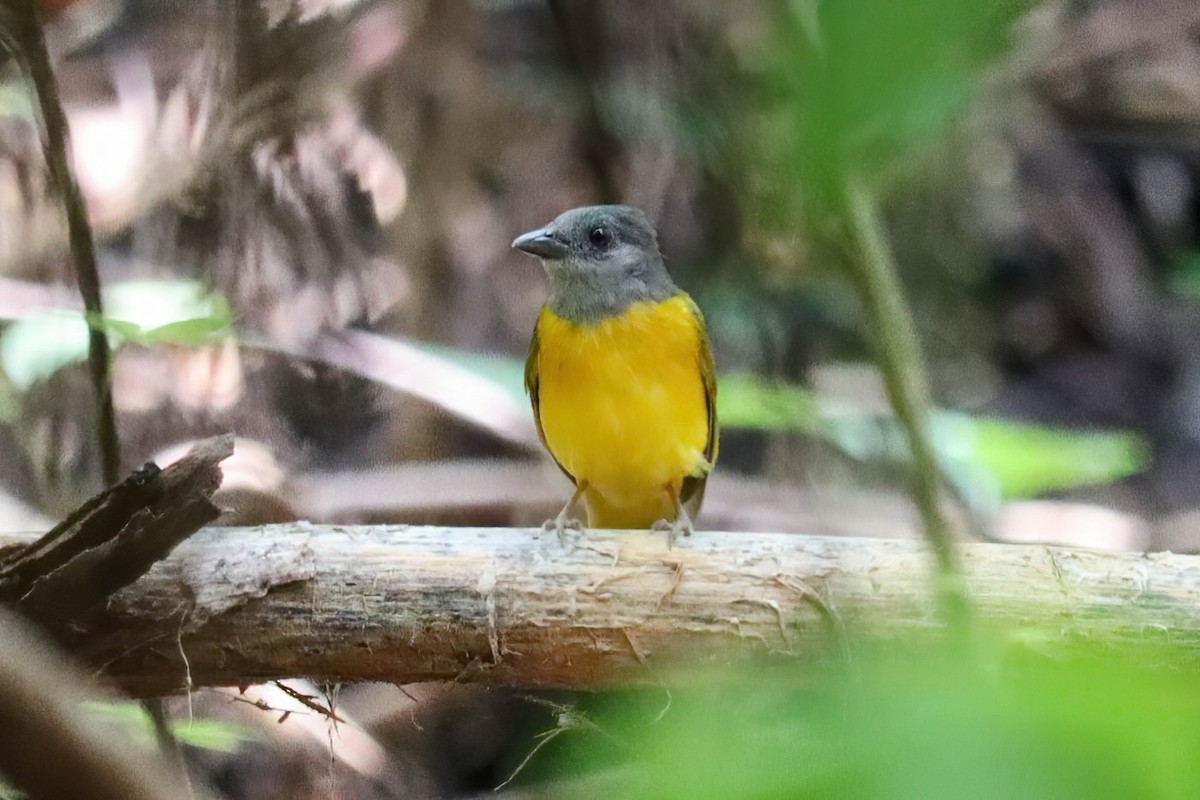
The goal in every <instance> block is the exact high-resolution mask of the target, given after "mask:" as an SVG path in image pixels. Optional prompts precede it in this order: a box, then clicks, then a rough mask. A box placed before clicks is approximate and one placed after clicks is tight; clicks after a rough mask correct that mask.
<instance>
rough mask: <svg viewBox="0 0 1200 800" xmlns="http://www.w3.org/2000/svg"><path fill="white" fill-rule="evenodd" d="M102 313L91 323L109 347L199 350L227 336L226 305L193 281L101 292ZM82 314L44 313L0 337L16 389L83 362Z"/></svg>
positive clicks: (2, 359) (1, 357)
mask: <svg viewBox="0 0 1200 800" xmlns="http://www.w3.org/2000/svg"><path fill="white" fill-rule="evenodd" d="M104 301H105V313H104V315H103V316H101V317H97V318H94V319H93V322H94V324H95V325H96V326H97V327H98V328H99V329H100V330H102V331H104V332H105V333H106V334H107V335H108V337H109V340H110V342H111V344H112V346H113V347H120V346H121V345H122V344H126V343H134V344H145V345H152V344H174V345H181V346H198V345H203V344H207V343H210V342H213V341H217V340H219V339H221V338H223V337H226V336H229V335H230V332H231V330H232V327H231V326H232V314H231V312H230V308H229V303H228V301H226V300H225V298H224V297H222V296H221V295H219V294H216V293H213V292H209V291H207V290H206V289H205V288H204V286H203V285H202V284H201V283H199V282H197V281H130V282H126V283H119V284H116V285H114V286H112V287H110V288H109V289H108V290H106V291H105V295H104ZM87 319H88V317H86V316H85V315H83V314H80V313H78V312H72V311H43V312H40V313H34V314H31V315H29V316H26V317H24V318H22V319H18V320H15V321H14V322H13V323H12V324H10V325H9V326H8V328H7V329H5V331H4V333H3V334H0V365H2V366H3V368H4V371H5V373H6V374H7V375H8V378H9V380H10V381H11V382H12V384H13V386H14V387H16V388H17V389H18V390H20V391H24V390H27V389H29V388H30V387H31V386H33V385H34V384H35V383H37V382H39V381H43V380H46V379H47V378H49V377H50V376H51V375H53V374H54V373H55V372H57V371H58V370H60V369H62V368H63V367H65V366H67V365H69V364H76V363H80V362H82V361H84V360H85V359H86V358H87V348H88V326H87V323H86V322H85V320H87Z"/></svg>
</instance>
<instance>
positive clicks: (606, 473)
mask: <svg viewBox="0 0 1200 800" xmlns="http://www.w3.org/2000/svg"><path fill="white" fill-rule="evenodd" d="M691 309H692V305H691V300H690V299H688V298H687V296H686V295H682V294H681V295H677V296H675V297H672V298H670V299H668V300H665V301H663V302H661V303H654V304H652V303H637V304H635V305H633V306H631V307H630V308H629V309H627V310H626V311H625V312H624V313H622V314H621V315H620V316H618V317H615V318H613V319H609V320H605V321H603V322H600V323H597V324H594V325H576V324H573V323H570V322H566V321H565V320H562V319H560V318H559V317H558V316H556V315H555V314H554V313H553V312H551V311H550V310H549V309H543V310H542V313H541V316H540V317H539V318H538V339H539V355H538V384H539V391H538V399H539V404H540V409H541V424H542V430H543V432H544V434H545V437H546V443H547V445H548V446H549V448H550V452H551V453H553V454H554V457H555V458H556V459H557V460H558V462H559V463H560V464H562V465H563V467H564V468H565V469H566V470H567V471H568V472H570V473H571V475H573V476H574V477H575V479H576V481H579V482H586V483H587V490H586V492H585V495H584V496H585V498H586V500H587V507H588V525H589V526H592V527H612V528H646V527H649V526H650V525H652V524H653V523H654V522H655V521H656V520H659V519H673V518H674V509H673V507H672V505H671V502H670V495H669V494H668V490H669V489H670V488H673V489H674V490H675V491H676V492H678V491H679V487H680V484H681V483H682V482H683V479H684V478H685V477H687V476H689V475H699V474H703V473H704V472H705V470H706V469H707V466H708V465H707V462H706V461H705V459H704V448H705V444H706V443H707V441H708V409H707V404H706V401H705V393H704V382H703V378H702V375H701V369H702V367H701V360H700V359H701V356H700V353H701V345H700V332H699V330H698V329H697V327H696V320H695V317H694V316H693V314H692V311H691Z"/></svg>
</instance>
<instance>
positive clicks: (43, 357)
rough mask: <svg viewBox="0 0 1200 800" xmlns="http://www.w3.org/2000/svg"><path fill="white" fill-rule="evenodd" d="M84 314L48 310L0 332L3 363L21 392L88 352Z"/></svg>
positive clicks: (0, 359)
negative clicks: (0, 333)
mask: <svg viewBox="0 0 1200 800" xmlns="http://www.w3.org/2000/svg"><path fill="white" fill-rule="evenodd" d="M87 346H88V327H87V323H86V322H84V321H83V315H82V314H74V313H71V312H68V311H45V312H42V313H39V314H33V315H31V316H28V317H26V318H24V319H21V320H17V321H16V322H14V323H12V324H11V325H9V326H8V328H7V329H5V331H4V333H3V334H2V335H0V364H3V366H4V372H5V374H7V375H8V379H9V381H11V382H12V385H13V386H14V387H16V388H17V390H18V391H25V390H27V389H29V388H30V387H31V386H33V385H34V384H35V383H38V382H39V381H44V380H46V379H47V378H49V377H50V376H51V375H53V374H54V373H55V372H57V371H58V370H60V369H62V368H63V367H65V366H67V365H68V364H74V363H77V362H80V361H83V359H84V358H85V357H86V355H87Z"/></svg>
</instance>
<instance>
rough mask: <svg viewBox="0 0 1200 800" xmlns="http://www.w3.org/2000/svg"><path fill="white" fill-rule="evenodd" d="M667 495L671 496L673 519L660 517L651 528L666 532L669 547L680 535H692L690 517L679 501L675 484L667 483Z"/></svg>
mask: <svg viewBox="0 0 1200 800" xmlns="http://www.w3.org/2000/svg"><path fill="white" fill-rule="evenodd" d="M667 495H668V496H669V497H670V498H671V505H672V506H674V507H675V520H674V521H671V520H667V519H660V520H659V521H658V522H656V523H654V525H653V526H652V527H651V529H652V530H656V531H666V532H667V547H668V548H670V547H671V546H672V545H674V544H675V540H676V539H677V538H678V537H679V536H680V534H682V535H684V536H691V535H692V530H693V528H692V518H691V517H689V516H688V513H687V509H685V508H684V507H683V503H681V502H679V490H678V489H676V488H675V484H673V483H672V484H668V485H667Z"/></svg>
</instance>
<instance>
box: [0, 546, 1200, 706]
mask: <svg viewBox="0 0 1200 800" xmlns="http://www.w3.org/2000/svg"><path fill="white" fill-rule="evenodd" d="M3 541H4V540H3V539H0V544H2V543H3ZM963 563H964V570H965V573H966V579H967V585H968V586H969V587H970V590H971V591H970V593H971V598H972V601H973V602H974V604H975V608H976V611H977V614H978V616H979V618H980V619H981V620H982V621H984V622H994V623H999V624H1004V625H1008V626H1020V627H1025V628H1030V627H1032V628H1036V629H1038V630H1039V631H1041V632H1042V633H1043V634H1044V635H1045V636H1046V637H1048V638H1051V639H1056V638H1061V639H1068V640H1069V639H1075V638H1087V639H1093V640H1096V641H1101V642H1110V643H1112V644H1113V645H1115V646H1122V645H1127V644H1129V643H1132V642H1136V641H1144V640H1146V639H1148V638H1155V639H1166V638H1168V637H1169V640H1170V642H1171V643H1172V645H1174V646H1176V647H1181V648H1185V649H1188V650H1195V651H1197V652H1200V557H1196V556H1179V555H1172V554H1166V553H1164V554H1153V555H1143V554H1140V553H1101V552H1093V551H1087V550H1073V549H1068V548H1060V547H1041V546H1021V545H993V544H974V545H965V546H964V547H963ZM931 567H932V562H931V559H930V556H929V553H928V551H927V549H926V547H925V546H924V545H923V544H922V543H920V542H915V541H907V540H883V539H879V540H873V539H855V538H842V537H817V536H794V535H787V534H728V533H697V534H695V535H693V536H691V537H690V538H688V539H686V540H684V541H683V542H682V543H681V544H680V545H678V546H676V547H675V548H674V549H673V550H668V549H667V548H666V545H665V540H664V538H663V537H662V536H661V535H656V534H649V533H633V532H618V533H612V532H603V531H592V532H588V533H587V534H586V535H585V536H584V537H583V538H582V539H580V540H579V541H578V544H577V545H576V546H575V547H574V548H573V549H571V550H563V549H562V548H560V547H559V545H558V543H557V540H556V539H555V537H553V536H545V535H543V536H538V535H537V534H536V533H535V532H533V531H529V530H512V529H471V528H461V529H451V528H432V527H428V528H426V527H388V526H377V527H339V526H313V525H307V524H291V525H275V526H267V527H262V528H208V529H205V530H203V531H201V532H199V533H198V534H196V535H195V536H193V537H192V538H191V539H190V540H189V541H187V542H185V543H184V544H182V545H180V546H179V547H178V548H177V549H176V550H175V551H174V553H172V554H171V556H170V557H168V558H167V559H166V560H165V561H163V562H161V563H159V564H158V565H156V566H155V567H154V569H152V570H151V571H150V572H149V573H148V574H147V575H145V576H143V577H142V578H141V579H140V580H139V581H138V582H136V583H134V584H133V585H131V586H129V587H126V588H125V589H123V590H121V591H120V592H118V593H117V594H116V595H114V596H113V597H112V598H111V599H110V601H109V603H108V608H107V610H106V613H105V615H104V616H103V617H102V618H101V619H100V620H99V621H97V622H96V623H95V624H94V625H92V626H91V627H90V629H89V636H88V637H87V638H86V640H85V641H83V642H81V643H80V645H79V646H78V647H77V649H76V652H77V653H78V654H79V655H81V656H83V657H85V658H86V659H87V660H88V661H90V662H91V663H92V664H94V665H97V667H98V668H99V670H100V672H101V674H102V675H104V676H106V677H107V678H109V679H111V680H112V681H114V682H115V683H116V684H118V685H119V686H120V687H121V688H123V689H125V690H126V691H129V692H131V693H133V694H135V695H154V694H160V693H168V692H172V691H178V690H181V689H183V688H185V686H188V685H191V686H200V685H231V684H248V683H254V682H260V681H264V680H268V679H272V678H281V677H286V676H298V675H304V676H308V677H311V678H314V679H317V680H330V681H354V680H387V681H395V682H401V683H406V682H413V681H424V680H479V681H485V682H489V683H494V684H504V685H519V686H524V687H588V686H596V685H599V684H602V683H605V682H611V681H626V682H628V681H646V682H652V681H655V680H656V679H657V674H658V669H659V667H661V666H664V665H665V664H666V663H668V660H669V658H671V657H673V656H686V657H687V658H690V659H692V660H699V661H704V662H707V663H712V662H721V661H727V660H731V659H733V658H736V657H740V656H745V655H748V654H768V655H796V656H803V657H814V656H816V657H826V656H828V657H840V655H839V654H840V653H841V648H842V646H843V645H844V642H842V641H839V639H840V637H841V636H842V635H843V634H842V632H841V631H842V630H843V628H844V629H846V630H849V631H851V632H856V633H861V634H863V635H866V636H871V637H891V636H896V635H901V634H904V633H906V632H912V631H914V630H922V629H931V628H935V627H937V626H938V625H939V618H938V615H937V607H936V603H935V602H934V598H933V596H932V594H931V592H930V585H931V578H932V574H931V573H932V569H931ZM182 654H186V659H187V660H186V664H185V662H184V659H183V655H182Z"/></svg>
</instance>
